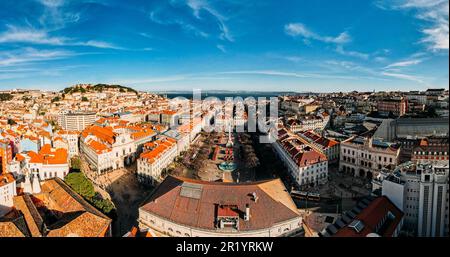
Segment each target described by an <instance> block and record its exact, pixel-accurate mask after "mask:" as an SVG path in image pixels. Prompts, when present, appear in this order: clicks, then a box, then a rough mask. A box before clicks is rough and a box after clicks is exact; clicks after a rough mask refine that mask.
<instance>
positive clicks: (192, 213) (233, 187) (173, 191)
mask: <svg viewBox="0 0 450 257" xmlns="http://www.w3.org/2000/svg"><path fill="white" fill-rule="evenodd" d="M253 193H255V194H256V196H257V200H256V201H254V198H253V196H252V194H253ZM246 204H249V207H250V215H251V217H250V220H249V221H244V217H243V213H244V212H245V206H246ZM225 205H228V206H235V207H236V212H237V213H239V230H241V231H249V230H257V229H264V228H269V227H272V226H273V225H274V224H276V223H279V222H283V221H287V220H291V219H295V218H298V217H299V213H298V210H297V207H296V206H295V204H294V202H293V200H292V198H291V197H290V195H289V193H288V192H287V190H286V188H285V187H284V185H283V183H282V182H281V180H279V179H274V180H266V181H259V182H252V183H240V184H236V183H224V182H206V181H199V180H193V179H187V178H180V177H172V176H169V177H167V178H166V179H165V180H164V181H163V182H162V183H161V184H160V185H159V186H158V187H157V188H156V189H155V191H154V192H153V194H152V195H151V196H150V197H149V199H148V201H147V203H146V204H144V205H143V206H141V207H140V209H141V210H143V211H146V212H149V213H152V214H154V215H156V216H159V217H161V218H164V219H167V220H170V221H172V222H176V223H178V224H182V225H185V226H189V227H195V228H200V229H207V230H215V229H216V224H215V222H216V214H217V213H216V210H217V208H218V206H225ZM227 213H228V212H227ZM274 213H276V215H274Z"/></svg>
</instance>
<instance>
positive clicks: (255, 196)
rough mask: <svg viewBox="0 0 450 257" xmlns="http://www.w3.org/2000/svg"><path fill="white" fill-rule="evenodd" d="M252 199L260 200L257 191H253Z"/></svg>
mask: <svg viewBox="0 0 450 257" xmlns="http://www.w3.org/2000/svg"><path fill="white" fill-rule="evenodd" d="M252 198H253V199H252V200H253V201H255V203H256V202H257V201H258V196H257V195H256V192H253V193H252Z"/></svg>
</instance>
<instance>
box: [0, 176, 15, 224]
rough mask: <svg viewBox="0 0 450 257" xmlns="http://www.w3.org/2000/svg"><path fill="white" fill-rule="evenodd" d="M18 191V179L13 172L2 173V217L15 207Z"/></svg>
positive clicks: (0, 209)
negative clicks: (14, 200) (15, 197)
mask: <svg viewBox="0 0 450 257" xmlns="http://www.w3.org/2000/svg"><path fill="white" fill-rule="evenodd" d="M16 194H17V192H16V180H15V179H14V176H13V175H12V174H11V173H3V174H2V173H0V217H2V216H3V215H4V214H6V213H7V212H9V211H10V210H11V208H12V207H13V205H14V203H13V198H14V196H15V195H16Z"/></svg>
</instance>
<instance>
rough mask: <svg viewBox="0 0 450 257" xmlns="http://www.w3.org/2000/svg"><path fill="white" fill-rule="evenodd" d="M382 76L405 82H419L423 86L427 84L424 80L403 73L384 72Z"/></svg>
mask: <svg viewBox="0 0 450 257" xmlns="http://www.w3.org/2000/svg"><path fill="white" fill-rule="evenodd" d="M381 74H382V75H384V76H388V77H393V78H398V79H405V80H410V81H414V82H418V83H421V84H425V82H424V81H423V80H422V78H420V77H417V76H413V75H408V74H403V73H393V72H382V73H381Z"/></svg>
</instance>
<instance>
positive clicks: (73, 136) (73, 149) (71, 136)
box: [53, 130, 80, 158]
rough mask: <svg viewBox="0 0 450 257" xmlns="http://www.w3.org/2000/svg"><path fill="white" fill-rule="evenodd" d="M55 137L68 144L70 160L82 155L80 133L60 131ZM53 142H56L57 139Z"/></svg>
mask: <svg viewBox="0 0 450 257" xmlns="http://www.w3.org/2000/svg"><path fill="white" fill-rule="evenodd" d="M55 136H56V137H59V138H61V139H62V141H63V142H64V143H66V144H67V151H68V153H69V158H72V157H74V156H76V155H79V154H80V153H79V147H78V141H79V140H78V139H79V133H78V132H77V131H68V130H59V131H57V132H56V133H55ZM53 141H55V139H54V140H53ZM55 147H56V146H55Z"/></svg>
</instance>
